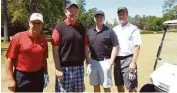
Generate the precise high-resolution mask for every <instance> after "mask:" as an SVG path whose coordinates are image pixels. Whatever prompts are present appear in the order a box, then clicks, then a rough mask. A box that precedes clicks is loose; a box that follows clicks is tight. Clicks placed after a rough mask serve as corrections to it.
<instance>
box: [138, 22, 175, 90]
mask: <svg viewBox="0 0 177 93" xmlns="http://www.w3.org/2000/svg"><path fill="white" fill-rule="evenodd" d="M170 25H176V26H177V20H171V21H165V22H164V23H163V29H164V32H163V37H162V40H161V43H160V46H159V48H158V52H157V56H156V60H155V64H154V71H153V72H152V73H151V75H150V80H151V82H152V84H145V85H144V86H143V87H142V88H141V89H140V92H167V93H177V62H175V63H176V64H170V63H168V62H167V63H163V64H162V65H160V66H159V67H158V68H157V69H156V66H157V63H158V60H161V58H160V54H161V50H162V46H163V42H164V39H165V36H166V33H167V31H168V27H169V26H170ZM176 54H177V53H176ZM176 57H177V56H176Z"/></svg>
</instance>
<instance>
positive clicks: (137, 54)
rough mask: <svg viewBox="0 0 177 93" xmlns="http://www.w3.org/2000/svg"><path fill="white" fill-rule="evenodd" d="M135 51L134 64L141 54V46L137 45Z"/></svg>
mask: <svg viewBox="0 0 177 93" xmlns="http://www.w3.org/2000/svg"><path fill="white" fill-rule="evenodd" d="M134 51H135V52H134V54H133V58H132V62H134V63H136V62H137V59H138V56H139V52H140V45H136V46H135V48H134Z"/></svg>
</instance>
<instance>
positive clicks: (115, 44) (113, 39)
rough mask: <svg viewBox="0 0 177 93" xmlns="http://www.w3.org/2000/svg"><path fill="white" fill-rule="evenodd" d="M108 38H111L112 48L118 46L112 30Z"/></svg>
mask: <svg viewBox="0 0 177 93" xmlns="http://www.w3.org/2000/svg"><path fill="white" fill-rule="evenodd" d="M110 38H111V42H112V45H113V46H117V45H119V42H118V39H117V35H116V33H115V32H114V31H113V30H111V32H110Z"/></svg>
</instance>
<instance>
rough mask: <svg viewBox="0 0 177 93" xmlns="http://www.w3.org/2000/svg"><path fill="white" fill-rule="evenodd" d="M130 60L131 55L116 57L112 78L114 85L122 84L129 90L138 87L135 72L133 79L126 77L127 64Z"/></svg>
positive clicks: (127, 72)
mask: <svg viewBox="0 0 177 93" xmlns="http://www.w3.org/2000/svg"><path fill="white" fill-rule="evenodd" d="M131 61H132V56H129V57H125V58H119V57H116V60H115V66H114V80H115V85H116V86H124V85H125V87H126V88H127V89H129V90H131V89H136V88H137V87H138V80H137V73H136V78H135V79H134V80H133V81H130V80H129V79H128V75H129V65H130V63H131Z"/></svg>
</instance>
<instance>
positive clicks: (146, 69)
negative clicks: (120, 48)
mask: <svg viewBox="0 0 177 93" xmlns="http://www.w3.org/2000/svg"><path fill="white" fill-rule="evenodd" d="M161 37H162V34H143V35H142V41H143V45H142V46H141V51H140V56H139V59H138V80H139V87H138V89H139V88H140V87H141V86H142V85H143V84H145V83H148V82H150V79H149V76H150V73H151V72H152V71H153V65H154V61H155V58H156V53H157V49H158V46H159V44H160V41H161ZM48 45H49V58H48V72H49V78H50V83H49V85H48V86H47V88H45V89H44V91H45V92H54V91H55V67H54V62H53V57H52V51H51V47H52V46H51V44H50V42H49V43H48ZM1 47H2V49H1V51H2V53H1V58H2V60H1V61H3V62H1V64H2V67H1V76H2V78H1V83H2V86H1V87H2V88H1V89H2V92H8V91H9V90H8V89H7V76H6V72H5V66H4V59H5V58H4V53H5V51H6V47H7V46H6V45H2V46H1ZM161 57H162V61H159V63H160V64H161V63H162V62H170V63H175V64H177V33H167V36H166V39H165V42H164V47H163V49H162V54H161ZM113 80H114V79H113ZM85 86H86V92H92V91H93V89H92V87H91V86H90V85H89V78H88V77H85ZM112 91H113V92H116V87H115V86H114V87H113V88H112Z"/></svg>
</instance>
